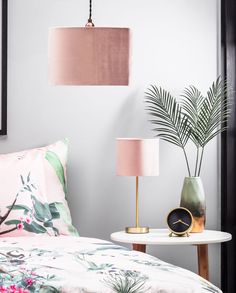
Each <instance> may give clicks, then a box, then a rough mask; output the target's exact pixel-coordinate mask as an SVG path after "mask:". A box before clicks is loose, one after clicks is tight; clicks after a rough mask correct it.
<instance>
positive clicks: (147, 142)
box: [116, 138, 159, 176]
mask: <svg viewBox="0 0 236 293" xmlns="http://www.w3.org/2000/svg"><path fill="white" fill-rule="evenodd" d="M116 144H117V154H116V155H117V160H116V162H117V163H116V174H117V175H118V176H158V175H159V139H157V138H156V139H140V138H118V139H117V141H116Z"/></svg>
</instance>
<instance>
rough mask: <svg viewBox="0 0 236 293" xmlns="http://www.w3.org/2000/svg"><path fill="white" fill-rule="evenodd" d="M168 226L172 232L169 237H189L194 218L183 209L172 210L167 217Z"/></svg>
mask: <svg viewBox="0 0 236 293" xmlns="http://www.w3.org/2000/svg"><path fill="white" fill-rule="evenodd" d="M167 225H168V227H169V229H170V231H171V233H170V235H169V236H172V234H175V235H177V236H189V232H190V231H191V229H192V226H193V216H192V214H191V212H190V211H189V210H188V209H186V208H182V207H178V208H175V209H173V210H171V211H170V212H169V214H168V216H167Z"/></svg>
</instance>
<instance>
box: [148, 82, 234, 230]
mask: <svg viewBox="0 0 236 293" xmlns="http://www.w3.org/2000/svg"><path fill="white" fill-rule="evenodd" d="M226 95H227V82H226V81H224V80H222V79H221V78H220V77H219V78H217V80H216V81H215V82H213V84H212V85H211V86H210V88H209V90H208V91H207V94H206V96H203V95H202V93H201V92H200V91H199V90H198V89H197V88H196V87H194V86H190V87H188V88H186V89H185V90H184V92H183V94H182V95H181V99H180V100H179V101H177V99H176V98H175V97H173V96H172V95H171V94H170V93H169V92H168V91H166V90H164V89H162V88H161V87H157V86H156V85H151V86H150V88H149V89H148V90H147V92H146V98H145V102H146V103H147V107H146V109H147V111H148V113H149V114H150V115H151V116H152V119H151V120H150V121H151V123H152V124H153V125H154V126H155V127H154V129H153V130H154V131H155V132H156V133H157V134H156V136H158V137H160V138H161V139H163V140H165V141H167V142H170V143H172V144H174V145H176V146H178V147H180V148H181V149H182V150H183V154H184V158H185V162H186V167H187V172H188V176H187V177H185V179H184V184H183V188H182V193H181V201H180V206H182V207H185V208H187V209H189V210H190V211H191V213H192V215H193V218H194V225H193V229H192V232H201V231H203V230H204V227H205V219H206V204H205V194H204V189H203V185H202V181H201V178H200V174H201V167H202V160H203V156H204V151H205V148H206V145H207V144H208V143H209V142H210V141H211V140H212V139H213V138H214V137H216V136H217V135H218V134H220V133H221V132H223V131H224V130H225V129H226V125H227V120H228V117H229V113H230V109H229V108H230V107H229V103H228V100H227V98H226ZM190 141H191V142H192V143H193V144H194V145H195V147H196V158H195V166H194V170H191V168H190V164H189V160H188V154H187V152H186V145H187V143H189V142H190Z"/></svg>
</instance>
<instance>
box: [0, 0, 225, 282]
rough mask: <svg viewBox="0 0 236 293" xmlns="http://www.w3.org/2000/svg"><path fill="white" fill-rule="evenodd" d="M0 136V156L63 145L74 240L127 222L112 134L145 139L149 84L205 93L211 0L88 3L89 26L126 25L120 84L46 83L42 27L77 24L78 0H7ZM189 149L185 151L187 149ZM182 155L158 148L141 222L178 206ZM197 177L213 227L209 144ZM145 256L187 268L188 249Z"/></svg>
mask: <svg viewBox="0 0 236 293" xmlns="http://www.w3.org/2000/svg"><path fill="white" fill-rule="evenodd" d="M8 2H9V50H8V53H9V60H8V66H9V67H8V68H9V75H8V136H7V137H6V138H4V139H2V140H1V141H0V149H1V152H10V151H15V150H22V149H24V148H31V147H36V146H41V145H44V144H48V143H51V142H54V141H56V140H58V139H60V138H63V137H68V138H69V139H70V141H71V149H70V157H69V166H68V179H69V192H70V198H69V203H70V207H71V210H72V214H73V219H74V223H75V225H76V226H77V227H78V229H79V231H80V234H81V235H82V236H93V237H100V238H105V239H109V235H110V233H111V232H113V231H118V230H121V229H123V228H124V227H125V226H126V225H131V224H132V223H133V222H134V205H135V182H134V179H133V178H131V177H130V178H125V177H116V176H115V138H116V137H123V136H124V137H126V136H130V137H134V136H141V137H142V136H144V137H151V136H153V133H152V132H151V131H150V129H151V128H152V127H151V125H150V124H149V122H147V119H148V117H147V115H146V113H145V111H144V104H143V98H144V91H145V90H146V88H147V87H148V86H149V85H150V84H152V83H157V84H159V85H162V86H163V87H165V88H166V89H168V90H170V91H171V92H172V93H173V94H179V93H180V92H181V90H182V89H183V88H184V87H185V86H188V85H189V84H194V85H196V86H197V87H199V88H200V89H201V90H203V91H205V90H206V89H207V87H208V85H209V84H210V83H211V81H213V80H214V79H215V78H216V76H217V1H216V0H174V1H173V0H149V1H147V0H139V1H136V0H129V1H127V0H119V1H115V0H100V1H94V22H95V24H96V25H97V26H122V27H130V28H131V30H132V54H131V56H132V66H131V76H130V85H129V86H128V87H112V86H110V87H52V86H49V85H48V80H47V38H48V36H47V34H48V27H49V26H57V25H63V26H66V25H68V26H70V25H72V26H76V25H79V26H83V25H84V24H85V22H86V20H87V10H88V3H87V2H88V1H86V0H84V1H78V0H50V1H48V0H9V1H8ZM190 151H191V149H190ZM185 175H187V172H186V167H185V162H184V158H183V154H182V153H181V151H180V150H178V149H176V148H175V147H174V146H171V145H169V144H167V143H164V142H161V145H160V176H159V177H153V178H143V179H142V180H140V181H141V184H140V193H141V194H140V197H141V202H140V204H141V215H140V217H141V223H143V224H145V225H150V226H151V227H165V220H166V215H167V213H168V211H169V210H170V209H171V208H173V207H176V206H177V205H178V204H179V199H180V191H181V186H182V182H183V178H184V176H185ZM202 179H203V182H204V185H205V191H206V196H207V228H211V229H217V228H219V210H218V209H219V199H218V193H219V192H218V191H219V190H218V174H217V142H216V140H215V141H214V142H213V143H211V144H210V145H209V146H208V149H207V151H206V156H205V161H204V164H203V172H202ZM148 251H149V252H150V253H153V254H154V255H156V256H158V257H160V258H162V259H163V260H166V261H170V262H172V263H175V264H177V265H180V266H183V267H186V268H189V269H191V270H194V271H196V267H197V262H196V249H195V247H185V248H183V247H178V248H176V247H168V248H165V247H152V248H148ZM210 266H211V272H210V273H211V280H212V281H213V282H214V283H215V284H217V285H219V282H220V257H219V246H214V245H213V246H211V247H210Z"/></svg>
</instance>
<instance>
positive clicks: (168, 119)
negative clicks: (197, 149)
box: [146, 86, 190, 148]
mask: <svg viewBox="0 0 236 293" xmlns="http://www.w3.org/2000/svg"><path fill="white" fill-rule="evenodd" d="M146 103H147V110H148V112H149V114H150V115H151V116H152V117H153V119H152V120H150V121H151V122H152V124H154V125H155V126H156V125H157V126H156V127H155V128H154V129H153V130H154V131H156V132H157V136H159V137H160V138H162V139H163V140H166V141H168V142H170V143H173V144H174V145H176V146H178V147H181V148H183V147H184V146H185V145H186V143H187V141H188V139H189V136H190V128H189V127H188V126H189V123H188V120H187V117H186V116H185V115H183V113H182V109H181V106H180V105H179V103H178V102H177V101H176V99H175V98H174V97H172V95H171V94H170V93H169V92H167V91H165V90H163V89H162V88H161V87H160V88H158V87H156V86H151V88H149V89H148V91H147V92H146Z"/></svg>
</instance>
